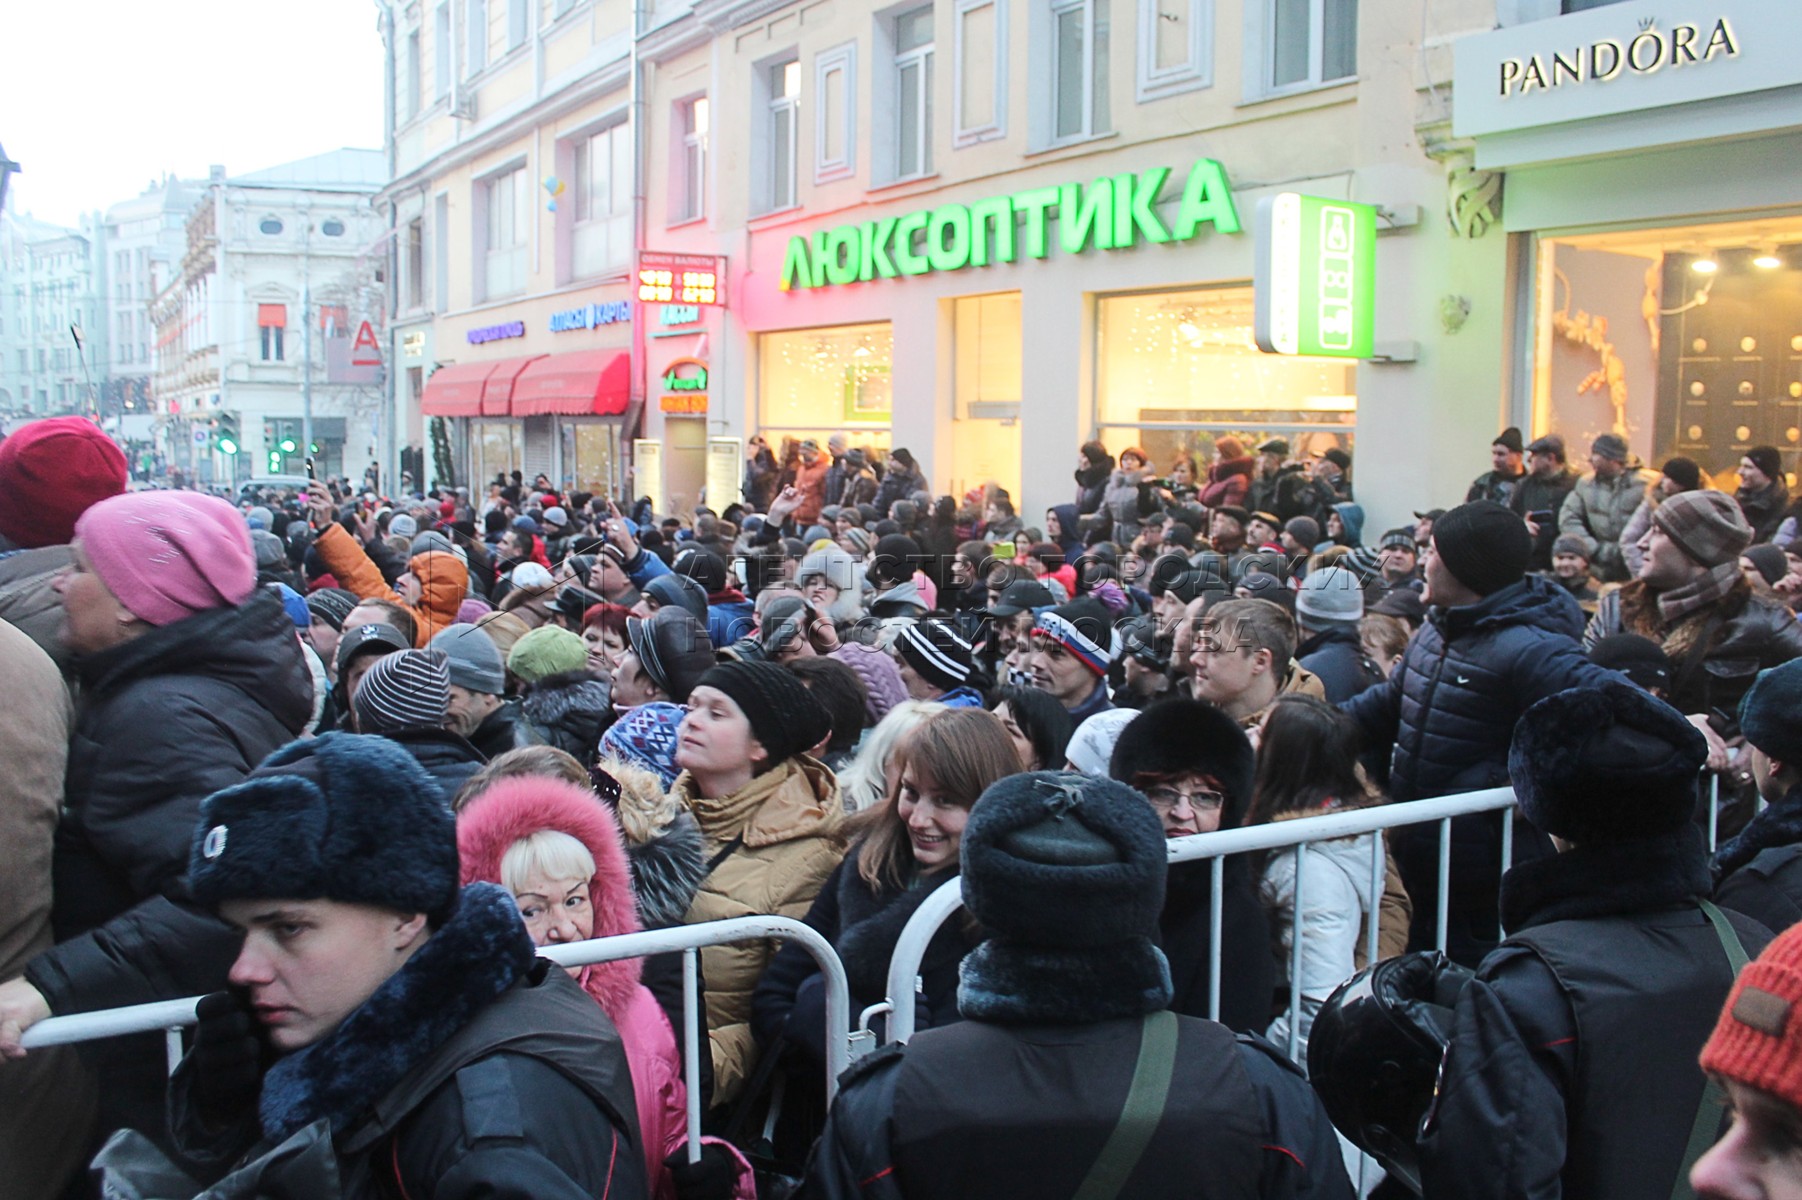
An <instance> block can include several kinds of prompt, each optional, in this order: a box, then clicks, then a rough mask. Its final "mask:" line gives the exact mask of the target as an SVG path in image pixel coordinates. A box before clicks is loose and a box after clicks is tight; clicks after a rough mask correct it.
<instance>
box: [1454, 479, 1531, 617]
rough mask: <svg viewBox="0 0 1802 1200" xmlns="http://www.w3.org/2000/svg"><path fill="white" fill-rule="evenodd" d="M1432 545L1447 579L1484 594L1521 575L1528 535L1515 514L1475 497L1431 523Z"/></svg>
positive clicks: (1528, 546) (1516, 580) (1528, 554)
mask: <svg viewBox="0 0 1802 1200" xmlns="http://www.w3.org/2000/svg"><path fill="white" fill-rule="evenodd" d="M1433 550H1434V552H1435V553H1436V554H1438V555H1439V561H1440V562H1442V563H1444V564H1445V569H1446V570H1448V571H1450V572H1451V573H1452V578H1453V579H1456V580H1457V581H1458V582H1459V583H1461V584H1463V585H1464V586H1465V587H1467V588H1469V589H1470V590H1471V591H1473V592H1475V593H1476V594H1477V595H1479V596H1487V595H1490V594H1491V593H1494V592H1499V591H1501V590H1502V589H1503V588H1505V587H1509V586H1511V585H1512V584H1516V583H1519V582H1520V581H1521V579H1522V577H1524V576H1525V575H1526V573H1527V562H1528V560H1529V559H1530V558H1532V556H1533V535H1532V534H1530V533H1528V532H1527V525H1526V522H1524V521H1522V520H1521V519H1520V517H1519V516H1517V515H1516V514H1514V513H1512V512H1510V511H1509V510H1508V509H1505V508H1503V507H1502V506H1501V505H1499V504H1496V503H1494V502H1493V501H1489V500H1477V501H1473V502H1472V503H1470V504H1460V505H1459V506H1458V507H1457V508H1454V509H1452V510H1450V511H1449V512H1447V513H1446V514H1445V515H1444V516H1442V517H1440V518H1439V519H1438V520H1437V521H1434V522H1433Z"/></svg>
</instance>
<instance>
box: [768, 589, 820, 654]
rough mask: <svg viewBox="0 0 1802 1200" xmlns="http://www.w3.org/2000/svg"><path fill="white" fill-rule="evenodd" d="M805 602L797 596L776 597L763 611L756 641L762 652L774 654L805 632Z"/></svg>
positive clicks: (806, 614) (806, 609) (806, 610)
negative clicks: (761, 647)
mask: <svg viewBox="0 0 1802 1200" xmlns="http://www.w3.org/2000/svg"><path fill="white" fill-rule="evenodd" d="M807 617H808V608H807V601H805V600H803V599H801V597H799V596H778V597H776V599H774V600H772V601H770V603H769V607H767V608H765V609H764V610H763V616H762V617H761V618H760V619H759V621H758V625H757V640H758V642H759V643H760V644H761V645H762V646H763V649H764V652H765V653H767V654H774V653H776V652H777V651H778V650H780V649H782V647H784V646H786V645H788V644H789V643H790V642H792V641H794V640H795V639H796V638H798V637H801V636H802V635H803V634H804V633H806V631H807Z"/></svg>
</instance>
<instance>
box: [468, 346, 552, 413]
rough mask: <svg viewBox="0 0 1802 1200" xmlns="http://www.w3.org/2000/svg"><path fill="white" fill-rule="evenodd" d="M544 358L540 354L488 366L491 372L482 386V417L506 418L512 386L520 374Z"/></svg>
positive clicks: (504, 359)
mask: <svg viewBox="0 0 1802 1200" xmlns="http://www.w3.org/2000/svg"><path fill="white" fill-rule="evenodd" d="M544 357H545V356H544V355H542V354H528V355H525V356H523V357H521V358H503V359H501V360H500V361H499V362H496V363H492V364H490V365H491V366H492V367H493V370H491V371H489V372H488V379H487V381H486V382H484V383H483V384H482V415H483V416H484V417H504V416H506V415H507V411H508V404H509V403H510V402H511V401H512V399H513V384H514V382H515V381H516V380H518V378H519V375H520V372H521V371H524V370H525V369H526V368H527V367H529V366H531V365H532V364H533V363H535V362H537V361H538V360H539V359H541V358H544Z"/></svg>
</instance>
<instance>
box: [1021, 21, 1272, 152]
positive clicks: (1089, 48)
mask: <svg viewBox="0 0 1802 1200" xmlns="http://www.w3.org/2000/svg"><path fill="white" fill-rule="evenodd" d="M1279 2H1280V0H1279ZM1051 44H1052V52H1051V73H1050V75H1051V78H1050V82H1051V96H1052V106H1051V118H1052V119H1051V140H1052V141H1054V142H1061V141H1068V140H1072V139H1076V138H1085V137H1094V136H1095V135H1097V134H1101V133H1106V132H1107V131H1108V129H1109V128H1110V126H1111V123H1112V122H1111V114H1110V112H1109V106H1108V69H1107V68H1108V28H1107V0H1052V5H1051Z"/></svg>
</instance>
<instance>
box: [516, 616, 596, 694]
mask: <svg viewBox="0 0 1802 1200" xmlns="http://www.w3.org/2000/svg"><path fill="white" fill-rule="evenodd" d="M587 665H588V645H587V643H586V642H584V641H583V640H582V639H581V638H579V637H577V636H576V635H575V634H573V633H571V632H570V631H569V630H567V629H560V628H558V627H557V626H555V625H544V626H541V627H539V628H537V629H534V630H533V631H532V632H530V633H528V634H526V636H524V637H522V638H520V639H519V641H517V642H515V643H514V644H513V652H512V653H511V654H509V655H507V669H508V670H509V671H511V672H513V673H514V674H515V675H517V676H519V677H520V678H521V679H523V680H524V681H525V682H527V683H537V682H538V681H539V680H540V679H543V678H544V677H545V676H547V675H560V674H562V673H563V672H565V671H580V670H581V669H582V668H583V667H585V666H587Z"/></svg>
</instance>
